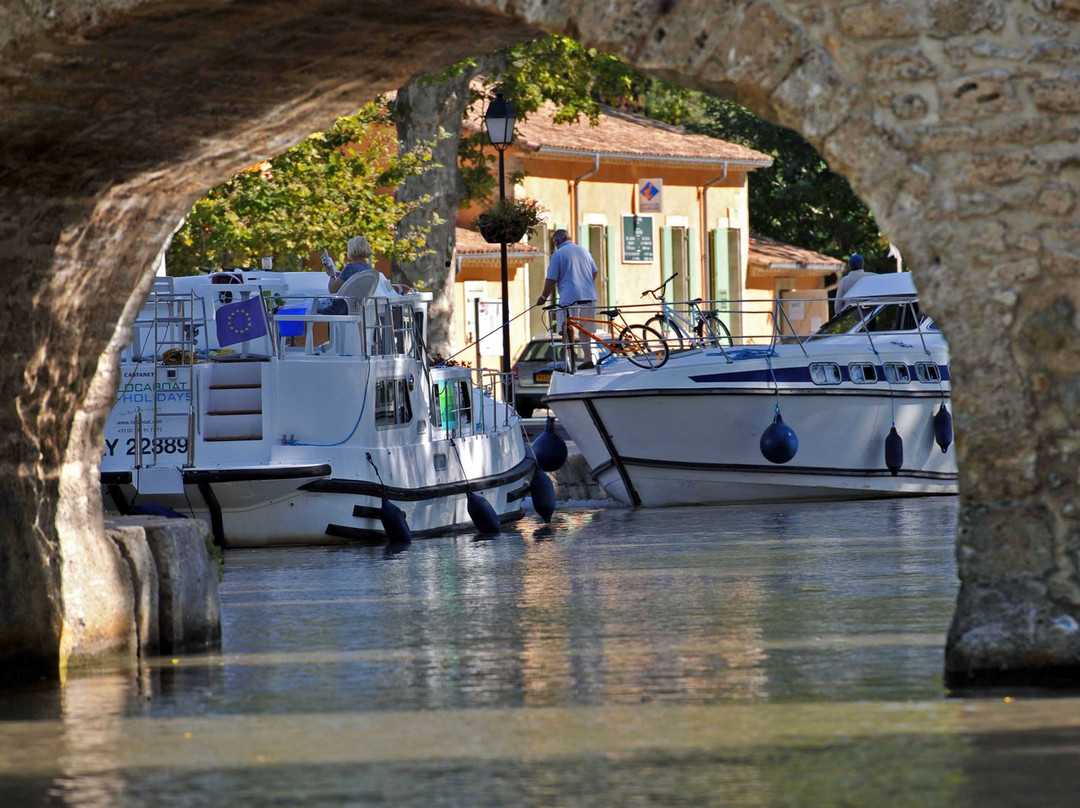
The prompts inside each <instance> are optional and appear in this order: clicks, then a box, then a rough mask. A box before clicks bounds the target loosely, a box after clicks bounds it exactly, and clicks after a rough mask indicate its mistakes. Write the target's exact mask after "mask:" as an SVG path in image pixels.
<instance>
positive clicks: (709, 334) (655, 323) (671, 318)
mask: <svg viewBox="0 0 1080 808" xmlns="http://www.w3.org/2000/svg"><path fill="white" fill-rule="evenodd" d="M678 275H679V273H678V272H675V273H673V274H672V276H671V277H670V278H668V279H667V280H666V281H664V282H663V283H661V284H660V285H659V286H657V287H656V288H655V289H648V290H646V291H644V292H642V293H641V296H642V297H645V296H646V295H652V296H653V298H654V299H656V300H658V301H660V314H657V315H655V316H654V317H650V318H649V319H648V320H646V321H645V325H647V326H649V327H650V328H653V329H655V330H656V331H659V332H660V333H661V334H663V335H664V339H665V340H670V341H672V342H677V343H678V348H679V349H680V350H681V349H682V348H683V342H684V341H685V342H688V343H689V346H690V347H691V348H707V347H719V346H720V340H722V339H726V340H727V343H728V345H729V346H731V347H734V346H735V341H734V340H733V339H732V338H731V332H730V331H729V330H728V327H727V326H726V325H725V324H724V321H723V320H721V319H720V316H719V315H718V313H717V311H716V309H708V310H707V311H704V312H703V311H701V298H700V297H698V298H694V299H693V300H691V301H689V302H688V303H687V304H686V305H687V309H688V313H689V315H690V318H691V319H689V320H688V319H686V317H684V316H682V315H681V314H679V312H678V311H676V309H675V307H674V306H672V305H670V304H669V303H668V302H667V301H666V300H665V299H664V293H663V289H664V287H665V286H667V285H668V284H669V283H671V282H672V281H673V280H675V278H677V277H678ZM668 334H671V335H672V336H667V335H668ZM691 334H693V335H694V337H693V338H691V337H690V335H691Z"/></svg>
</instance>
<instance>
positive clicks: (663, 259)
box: [660, 227, 675, 303]
mask: <svg viewBox="0 0 1080 808" xmlns="http://www.w3.org/2000/svg"><path fill="white" fill-rule="evenodd" d="M671 272H672V261H671V228H670V227H661V228H660V280H661V282H663V281H666V280H667V279H668V278H670V277H671ZM674 294H675V283H674V281H673V282H672V283H669V284H668V285H667V286H665V287H664V300H666V301H667V302H668V303H670V302H671V301H672V298H673V296H674Z"/></svg>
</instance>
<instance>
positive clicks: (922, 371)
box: [915, 362, 941, 384]
mask: <svg viewBox="0 0 1080 808" xmlns="http://www.w3.org/2000/svg"><path fill="white" fill-rule="evenodd" d="M915 375H916V376H917V377H918V379H919V381H920V382H925V383H927V384H931V383H936V382H940V381H941V372H940V371H939V370H938V366H937V365H936V364H934V363H933V362H916V363H915Z"/></svg>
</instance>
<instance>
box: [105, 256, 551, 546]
mask: <svg viewBox="0 0 1080 808" xmlns="http://www.w3.org/2000/svg"><path fill="white" fill-rule="evenodd" d="M327 297H337V298H339V299H340V300H341V302H340V303H338V304H337V305H338V306H339V307H340V308H341V309H342V310H343V311H344V312H345V313H333V314H320V313H318V308H319V307H318V306H317V302H318V300H319V299H320V298H323V299H324V298H327ZM430 299H431V295H430V293H417V292H412V293H409V294H405V295H401V294H398V293H397V292H396V291H395V290H394V288H393V287H392V286H391V285H390V284H389V282H387V280H386V279H385V277H383V276H382V275H381V274H379V273H376V272H365V273H360V274H358V275H356V276H354V277H353V278H350V279H349V280H348V281H347V282H346V283H345V284H344V285H343V286H342V288H341V289H340V290H339V293H338V294H337V295H336V296H330V295H328V293H327V291H326V277H325V275H323V274H322V273H314V272H296V273H277V272H255V271H252V272H247V271H245V272H232V273H214V274H211V275H204V276H199V277H188V278H158V279H157V280H156V284H155V289H154V291H153V293H152V294H151V296H150V298H149V300H148V301H147V303H146V304H145V306H144V307H143V309H142V311H141V313H140V315H139V316H138V318H137V320H136V322H135V325H134V335H133V339H132V341H131V343H130V344H129V345H128V346H127V347H126V348H125V349H124V350H123V352H122V355H121V365H120V374H121V379H120V386H119V391H118V394H117V399H116V403H115V406H114V408H113V410H112V413H111V414H110V417H109V419H108V422H107V425H106V429H105V453H104V456H103V458H102V464H101V483H102V492H103V495H104V497H105V504H106V507H107V508H109V509H112V510H116V511H119V512H121V513H139V512H142V513H147V512H150V513H152V512H155V511H163V510H165V509H168V511H171V512H176V513H179V514H181V515H184V516H194V517H196V518H199V519H203V520H205V521H206V523H207V525H208V527H209V528H210V529H211V530H212V531H213V536H214V539H215V541H216V542H217V543H219V544H220V545H222V546H226V547H254V546H267V545H274V544H304V543H307V544H312V543H319V544H324V543H332V542H348V541H356V540H382V539H385V538H386V537H387V534H388V533H390V534H391V535H390V538H391V539H395V538H400V535H394V534H400V533H401V527H400V523H399V522H398V521H396V520H395V519H394V518H393V517H391V518H390V521H389V523H387V514H386V509H387V506H386V505H385V504H384V503H385V502H388V503H390V506H389V508H390V510H391V511H393V510H394V509H395V507H396V508H397V509H399V511H398V516H397V518H398V519H400V517H401V515H402V514H403V516H404V518H405V520H406V522H407V531H408V535H411V536H423V535H431V534H436V533H439V532H443V531H447V530H451V529H455V528H460V527H468V526H470V525H471V523H472V520H471V519H470V513H472V512H473V510H474V508H476V507H479V509H480V510H481V511H485V510H487V505H483V504H482V503H481V505H480V506H477V503H476V501H475V497H477V496H478V497H480V498H482V500H484V501H485V502H486V503H487V504H488V505H489V506H490V510H487V514H488V516H489V517H490V519H493V520H495V524H496V525H497V524H498V521H507V520H512V519H515V518H518V517H520V516H521V515H522V501H523V499H524V497H525V496H527V495H528V493H529V483H530V479H531V477H532V475H533V470H534V468H535V461H534V460H533V459H532V458H531V456H529V455H528V454H527V449H526V445H527V444H526V442H525V437H524V433H523V431H522V428H521V423H520V420H519V418H518V416H517V414H516V413H515V412H514V410H513V406H512V402H511V406H507V403H506V401H505V400H504V399H503V392H502V390H503V384H502V379H501V377H500V375H499V374H498V373H496V372H493V371H490V372H489V371H473V370H472V369H470V368H467V367H429V362H428V361H427V353H426V350H425V347H424V335H425V333H426V316H425V315H426V311H427V305H428V301H429V300H430ZM470 500H472V501H471V502H470ZM470 505H472V506H473V507H470ZM395 526H396V527H395Z"/></svg>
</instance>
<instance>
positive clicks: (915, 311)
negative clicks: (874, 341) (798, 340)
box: [814, 302, 919, 337]
mask: <svg viewBox="0 0 1080 808" xmlns="http://www.w3.org/2000/svg"><path fill="white" fill-rule="evenodd" d="M918 327H919V306H918V304H917V303H913V302H898V303H881V304H876V305H874V304H871V305H866V304H865V303H860V304H858V305H855V306H849V307H848V308H846V309H844V310H843V311H842V312H840V313H839V314H838V315H836V316H835V317H833V318H832V319H831V320H829V321H828V322H827V323H825V325H823V326H822V327H821V328H819V329H818V330H817V331H816V332H814V337H828V336H835V335H836V334H850V333H859V334H861V333H864V332H866V331H870V332H877V331H914V330H916V329H917V328H918Z"/></svg>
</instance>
